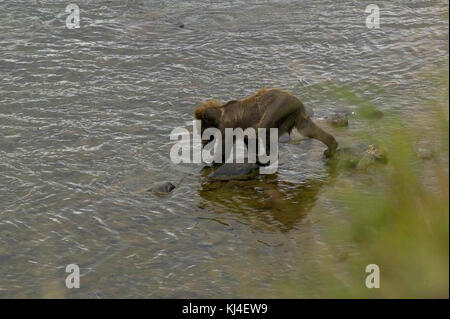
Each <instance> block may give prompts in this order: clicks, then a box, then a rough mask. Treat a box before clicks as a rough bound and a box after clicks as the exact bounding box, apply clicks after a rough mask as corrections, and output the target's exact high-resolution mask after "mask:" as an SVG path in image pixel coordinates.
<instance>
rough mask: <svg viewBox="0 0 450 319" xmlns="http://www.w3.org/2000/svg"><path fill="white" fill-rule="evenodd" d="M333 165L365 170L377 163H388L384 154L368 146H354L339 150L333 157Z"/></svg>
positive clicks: (372, 145)
mask: <svg viewBox="0 0 450 319" xmlns="http://www.w3.org/2000/svg"><path fill="white" fill-rule="evenodd" d="M334 161H335V163H338V165H339V166H342V167H346V168H358V169H366V168H368V167H370V166H372V165H375V164H377V163H379V164H386V163H387V162H388V159H387V156H386V153H385V152H384V151H382V150H380V149H379V148H378V147H376V146H375V145H374V144H370V145H368V146H367V145H366V146H365V145H364V144H360V145H355V146H352V147H344V148H339V149H338V150H337V151H336V154H335V156H334Z"/></svg>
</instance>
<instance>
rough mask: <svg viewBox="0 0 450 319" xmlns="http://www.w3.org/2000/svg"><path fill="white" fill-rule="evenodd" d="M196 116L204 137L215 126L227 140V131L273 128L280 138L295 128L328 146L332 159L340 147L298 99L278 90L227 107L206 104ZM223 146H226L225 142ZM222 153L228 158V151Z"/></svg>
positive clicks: (263, 91) (218, 103)
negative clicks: (230, 129)
mask: <svg viewBox="0 0 450 319" xmlns="http://www.w3.org/2000/svg"><path fill="white" fill-rule="evenodd" d="M194 116H195V118H196V119H197V120H200V121H201V126H202V132H201V133H202V134H203V131H204V130H205V129H207V128H209V127H214V128H217V129H219V130H220V131H221V133H222V138H224V136H225V128H233V129H235V128H241V129H242V130H245V129H247V128H249V127H251V128H253V129H255V130H257V129H258V128H266V130H267V131H270V130H269V129H270V128H278V136H281V135H283V134H284V133H286V132H288V133H290V132H291V130H292V129H293V128H294V127H295V128H297V130H298V131H299V132H300V133H301V134H302V135H303V136H306V137H310V138H315V139H317V140H319V141H321V142H322V143H324V144H325V145H326V146H327V147H328V149H327V150H325V152H324V155H325V156H326V157H330V156H332V155H333V153H334V152H335V150H336V148H337V145H338V144H337V142H336V140H335V138H334V137H333V136H332V135H330V134H328V133H327V132H325V131H324V130H322V129H321V128H320V127H318V126H317V125H316V124H315V123H314V122H313V121H312V120H311V118H310V117H309V115H308V114H307V113H306V111H305V107H304V106H303V104H302V102H300V100H299V99H298V98H296V97H295V96H293V95H292V94H290V93H289V92H286V91H283V90H280V89H276V88H274V89H265V88H262V89H260V90H259V91H258V92H256V93H255V94H254V95H252V96H250V97H248V98H245V99H243V100H237V101H236V100H233V101H230V102H228V103H226V104H222V103H221V102H220V101H217V100H210V101H206V102H204V103H203V104H202V105H200V106H199V107H196V108H195V110H194ZM268 141H269V139H266V142H267V147H269V142H268ZM206 143H208V141H203V144H206ZM246 143H247V141H246ZM222 145H225V143H224V141H223V143H222ZM222 154H223V156H225V152H223V153H222ZM225 157H226V156H225ZM225 157H224V159H223V161H225Z"/></svg>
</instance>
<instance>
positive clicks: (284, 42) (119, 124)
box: [0, 0, 448, 298]
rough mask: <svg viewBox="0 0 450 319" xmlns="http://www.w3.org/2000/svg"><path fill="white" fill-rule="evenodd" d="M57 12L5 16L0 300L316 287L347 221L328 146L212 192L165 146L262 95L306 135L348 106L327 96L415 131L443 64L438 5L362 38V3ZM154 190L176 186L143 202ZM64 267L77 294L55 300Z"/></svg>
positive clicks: (32, 10)
mask: <svg viewBox="0 0 450 319" xmlns="http://www.w3.org/2000/svg"><path fill="white" fill-rule="evenodd" d="M66 2H67V3H66ZM68 3H69V2H68V1H45V0H42V1H9V0H3V1H2V0H0V127H1V128H0V297H54V296H60V297H87V298H108V297H138V298H143V297H146V298H147V297H277V296H280V293H279V290H278V288H277V285H276V283H277V282H278V281H282V280H283V279H284V275H285V273H287V272H289V271H290V270H292V269H293V268H296V269H300V273H301V275H302V276H303V280H304V281H305V282H308V281H310V282H312V283H313V284H315V283H316V281H315V280H316V279H314V276H313V274H311V273H308V272H306V271H305V272H304V273H302V272H301V269H302V265H303V263H307V262H310V261H311V260H314V256H315V255H317V254H321V253H322V252H321V251H320V250H316V249H317V247H318V246H319V247H320V245H317V243H320V241H321V238H322V236H323V235H324V234H325V233H326V232H327V231H328V230H327V225H326V223H324V222H322V218H325V217H330V216H331V217H332V218H340V216H339V211H338V210H337V209H336V208H335V207H336V205H335V204H336V203H335V200H334V199H333V197H332V196H328V194H329V193H330V192H331V190H330V189H332V188H333V186H332V185H333V183H332V182H333V179H334V178H335V177H333V176H332V174H330V172H329V168H328V166H327V165H325V163H324V161H323V159H322V157H321V153H322V151H323V146H322V145H320V143H316V142H314V141H308V140H304V141H301V142H300V143H299V144H295V143H294V144H293V143H290V144H283V145H282V146H281V157H280V167H279V171H278V173H277V174H276V175H275V176H268V177H264V178H261V179H260V180H256V181H250V182H230V183H219V184H205V182H204V173H203V174H202V172H201V170H200V168H201V167H200V165H197V164H192V165H186V164H184V165H175V164H172V163H171V161H170V160H169V151H170V147H171V146H172V145H173V142H171V141H170V139H169V133H170V131H171V130H172V129H173V128H174V127H176V126H186V125H187V124H186V122H187V121H190V120H191V119H192V112H193V108H194V107H195V106H196V105H198V104H199V103H200V102H201V101H202V100H205V99H210V98H217V99H221V100H223V101H227V100H231V99H237V98H243V97H245V96H248V95H250V94H252V93H253V92H254V91H255V90H257V89H258V88H260V87H262V86H268V87H281V88H284V89H287V90H289V91H291V92H292V93H293V94H295V95H297V96H298V97H299V98H300V99H301V100H302V101H303V102H304V104H306V105H307V106H309V107H311V108H312V109H313V110H314V113H315V117H317V118H320V117H323V116H326V115H327V114H329V113H330V112H333V111H334V110H336V109H338V108H341V107H347V108H351V107H353V106H352V105H346V104H345V102H343V101H339V100H336V99H333V98H332V97H330V95H329V94H326V92H325V90H324V89H323V88H322V86H321V83H325V82H327V81H333V82H334V83H336V84H338V85H346V86H350V87H352V88H354V89H355V90H356V91H357V92H359V94H361V95H362V96H364V98H365V99H367V100H370V101H371V102H373V103H375V104H376V105H377V106H378V107H379V108H380V109H381V110H382V111H384V112H389V111H392V110H396V111H399V112H401V114H404V115H405V116H417V115H419V114H420V113H421V112H429V111H430V110H427V109H426V108H425V107H424V104H423V102H424V101H425V100H427V99H432V97H429V96H426V95H425V93H423V94H422V93H421V92H427V90H426V89H427V85H428V86H429V85H430V84H429V83H426V82H424V81H423V80H422V78H421V77H420V75H421V74H422V73H426V72H430V70H433V69H436V68H440V66H441V65H442V64H443V61H444V60H446V59H447V61H448V22H446V21H448V2H447V1H384V2H381V1H377V3H378V4H379V6H380V8H381V28H380V29H372V30H369V29H367V27H366V26H365V19H366V16H367V14H366V13H365V12H364V9H365V4H364V3H363V2H361V1H339V2H336V1H327V0H322V1H316V0H314V1H313V0H299V1H287V0H278V1H256V0H251V1H243V0H242V1H241V0H234V1H125V0H124V1H101V0H99V1H81V0H80V1H76V2H75V3H77V4H78V5H79V7H80V11H81V12H80V15H81V28H80V29H73V30H70V29H67V28H66V27H65V20H66V16H67V13H65V11H64V10H65V6H66V5H67V4H68ZM181 24H183V25H184V27H183V28H182V27H180V25H181ZM431 76H432V75H431ZM424 108H425V109H424ZM362 125H363V124H362V123H360V122H358V121H357V120H355V121H353V122H351V123H350V127H349V128H348V129H347V130H342V129H341V130H339V129H332V128H329V130H331V131H332V132H333V134H334V135H335V136H336V137H337V139H338V140H340V141H342V140H345V138H346V136H351V135H352V132H356V130H358V129H361V126H362ZM366 130H369V133H370V128H366ZM161 180H169V181H172V182H173V183H175V184H177V185H178V187H177V189H176V190H175V191H174V192H173V193H172V194H171V195H169V196H165V197H158V196H154V195H153V194H150V193H147V192H145V189H148V188H149V187H150V186H151V185H152V183H154V182H157V181H161ZM313 247H315V248H314V249H315V250H312V248H313ZM70 263H75V264H77V265H79V266H80V268H81V274H82V277H81V286H82V289H78V290H68V289H66V288H65V287H64V278H65V276H66V273H65V266H66V265H68V264H70ZM255 264H257V265H259V267H258V268H257V269H256V268H254V267H253V265H255ZM311 296H312V297H313V296H314V293H313V292H311Z"/></svg>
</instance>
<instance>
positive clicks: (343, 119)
mask: <svg viewBox="0 0 450 319" xmlns="http://www.w3.org/2000/svg"><path fill="white" fill-rule="evenodd" d="M325 121H326V122H327V123H328V124H330V125H332V126H335V127H347V126H348V118H347V115H345V114H334V115H332V116H330V117H325Z"/></svg>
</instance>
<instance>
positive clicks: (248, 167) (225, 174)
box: [208, 163, 259, 181]
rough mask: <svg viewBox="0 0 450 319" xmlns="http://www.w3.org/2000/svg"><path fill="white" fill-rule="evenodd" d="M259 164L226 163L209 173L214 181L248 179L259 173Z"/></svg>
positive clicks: (209, 177) (209, 176)
mask: <svg viewBox="0 0 450 319" xmlns="http://www.w3.org/2000/svg"><path fill="white" fill-rule="evenodd" d="M258 170H259V165H258V164H252V163H225V164H223V165H222V166H220V167H219V168H218V169H217V170H216V171H214V172H213V173H211V174H209V175H208V179H210V180H213V181H228V180H247V179H251V178H253V177H255V176H256V175H258Z"/></svg>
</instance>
